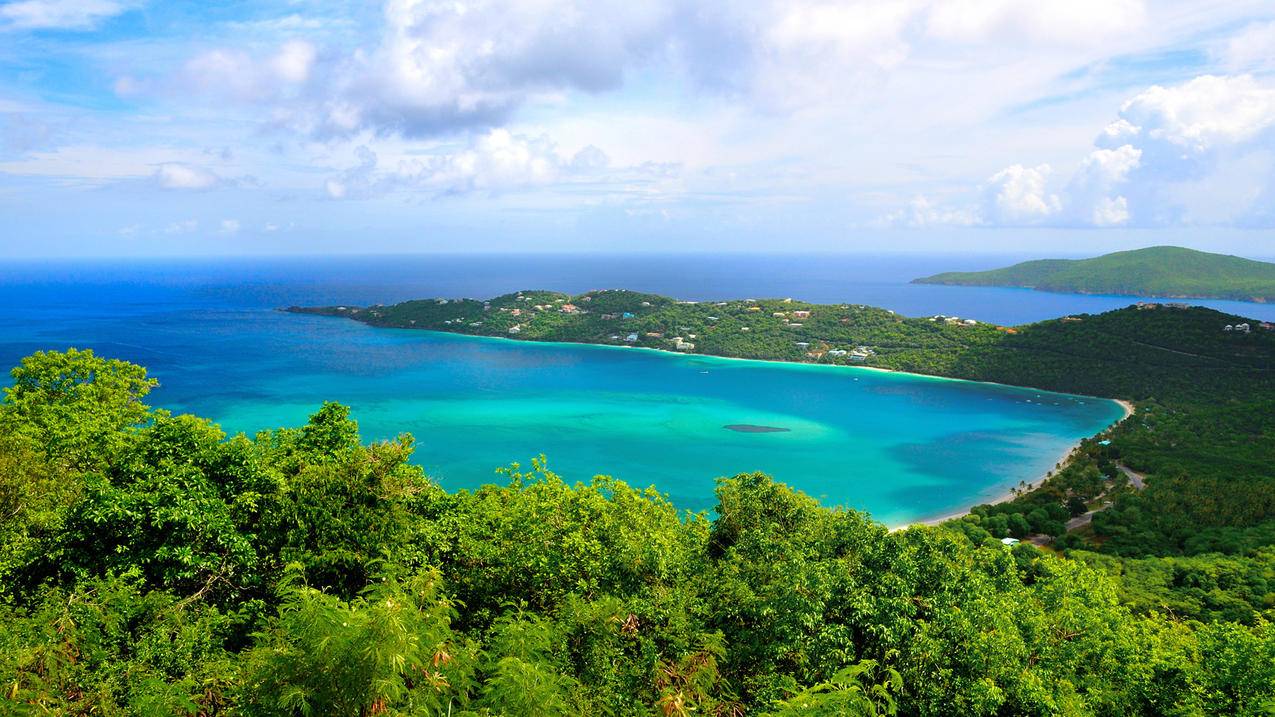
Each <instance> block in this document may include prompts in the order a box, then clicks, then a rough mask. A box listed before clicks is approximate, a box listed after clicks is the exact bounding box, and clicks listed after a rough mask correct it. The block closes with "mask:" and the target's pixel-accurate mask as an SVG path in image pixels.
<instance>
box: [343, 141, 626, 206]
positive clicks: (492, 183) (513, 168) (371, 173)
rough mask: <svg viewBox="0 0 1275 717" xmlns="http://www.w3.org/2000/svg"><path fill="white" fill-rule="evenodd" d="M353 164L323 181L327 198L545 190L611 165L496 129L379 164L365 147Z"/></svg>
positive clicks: (591, 152) (588, 151) (594, 154)
mask: <svg viewBox="0 0 1275 717" xmlns="http://www.w3.org/2000/svg"><path fill="white" fill-rule="evenodd" d="M355 156H356V158H357V163H356V164H355V165H354V166H352V167H350V168H349V169H347V170H345V171H344V172H341V173H340V174H339V175H338V176H335V177H332V178H330V179H328V180H326V181H325V183H324V191H325V193H326V194H327V196H328V197H329V198H331V199H362V198H366V197H370V196H377V195H381V194H385V193H387V192H390V191H395V190H410V191H424V192H429V193H433V194H467V193H470V192H487V193H500V192H508V191H515V190H522V189H529V188H535V187H540V186H544V185H547V184H550V183H552V182H555V181H559V180H565V179H569V178H570V177H573V176H577V175H582V174H589V173H596V172H598V171H601V170H604V169H606V168H607V167H608V166H609V162H610V160H609V159H608V158H607V156H606V153H605V152H603V151H602V150H600V149H598V148H597V147H594V146H592V145H590V146H587V147H585V148H583V149H581V150H579V151H578V152H575V153H574V154H567V153H565V152H563V151H561V149H560V148H559V147H558V145H557V144H556V143H555V142H553V141H552V140H551V139H549V138H548V137H547V136H544V135H540V136H534V137H532V136H526V135H521V134H515V133H512V132H510V131H508V130H504V129H496V130H491V131H490V132H487V133H485V134H482V135H480V136H478V137H476V138H474V139H473V140H472V141H470V142H469V143H468V144H467V145H466V146H464V147H463V148H460V149H455V150H452V151H444V152H438V153H435V154H431V155H427V156H424V157H409V158H404V159H401V160H399V161H398V162H397V163H396V164H394V165H392V166H382V163H381V162H380V159H379V158H378V156H377V154H376V153H375V152H374V151H372V150H371V149H370V148H368V147H367V146H360V147H358V148H357V149H356V150H355Z"/></svg>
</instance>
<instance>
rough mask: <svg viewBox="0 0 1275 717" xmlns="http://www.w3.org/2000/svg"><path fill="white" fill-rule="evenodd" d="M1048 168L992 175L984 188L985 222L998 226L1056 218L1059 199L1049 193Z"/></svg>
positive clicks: (1050, 170) (1017, 166) (1010, 169)
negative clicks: (1054, 216) (1053, 216)
mask: <svg viewBox="0 0 1275 717" xmlns="http://www.w3.org/2000/svg"><path fill="white" fill-rule="evenodd" d="M1053 171H1054V170H1053V168H1052V167H1050V166H1049V165H1048V164H1041V165H1039V166H1036V167H1024V166H1023V165H1021V164H1015V165H1012V166H1010V167H1006V168H1005V169H1002V170H1001V171H999V172H997V173H996V174H994V175H992V176H991V177H990V178H989V179H988V180H987V183H986V184H985V185H984V187H983V218H984V220H985V221H989V222H992V223H995V224H1033V223H1037V222H1040V221H1042V220H1044V219H1047V218H1049V217H1050V216H1052V215H1054V214H1056V213H1057V212H1058V211H1059V209H1060V208H1061V202H1060V201H1059V199H1058V195H1056V194H1052V193H1050V192H1049V189H1048V185H1049V175H1051V174H1053Z"/></svg>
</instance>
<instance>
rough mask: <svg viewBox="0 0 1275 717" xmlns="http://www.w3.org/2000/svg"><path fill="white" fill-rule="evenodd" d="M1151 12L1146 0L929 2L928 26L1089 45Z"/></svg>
mask: <svg viewBox="0 0 1275 717" xmlns="http://www.w3.org/2000/svg"><path fill="white" fill-rule="evenodd" d="M1146 16H1147V8H1146V4H1145V3H1144V2H1142V0H1037V1H1036V2H1023V1H1022V0H946V1H945V2H934V3H930V8H929V13H928V18H927V22H926V30H927V32H928V34H929V35H930V36H932V37H937V38H942V39H946V40H956V41H960V42H964V43H981V42H985V41H987V40H989V39H996V40H997V41H1008V42H1015V43H1023V44H1027V45H1035V46H1039V45H1040V44H1042V43H1044V44H1051V45H1062V46H1077V45H1080V46H1084V45H1094V44H1097V43H1101V42H1103V41H1104V40H1106V39H1107V38H1109V37H1112V36H1114V35H1118V34H1122V33H1129V32H1133V31H1135V30H1138V29H1139V28H1140V27H1142V26H1143V25H1144V24H1145V23H1146V20H1147V17H1146Z"/></svg>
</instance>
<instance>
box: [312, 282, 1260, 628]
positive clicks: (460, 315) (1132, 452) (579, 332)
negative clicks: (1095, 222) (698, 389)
mask: <svg viewBox="0 0 1275 717" xmlns="http://www.w3.org/2000/svg"><path fill="white" fill-rule="evenodd" d="M292 310H293V311H297V312H304V313H320V314H327V315H334V316H343V317H348V318H352V319H355V320H358V321H363V322H366V323H368V324H371V325H373V326H382V327H403V328H425V329H436V330H442V331H450V332H458V333H465V334H476V335H488V336H509V337H515V338H519V339H531V340H551V341H577V342H588V343H599V344H610V345H637V346H646V347H651V348H660V349H665V350H676V351H681V352H693V353H705V354H712V355H719V356H732V357H745V358H758V359H779V360H787V361H806V362H818V363H833V364H861V365H866V366H875V367H880V368H889V369H896V370H903V371H912V372H916V373H923V374H930V375H937V376H950V377H954V378H964V379H972V380H981V381H994V382H999V383H1007V384H1014V385H1019V386H1031V387H1035V388H1043V389H1050V390H1058V391H1067V392H1071V393H1080V394H1087V395H1095V396H1105V397H1112V398H1121V399H1126V400H1130V401H1135V402H1137V404H1138V414H1137V416H1136V417H1135V419H1133V420H1131V421H1126V422H1124V423H1122V424H1121V425H1120V426H1119V427H1118V428H1117V429H1116V430H1115V431H1114V432H1113V433H1112V434H1111V435H1109V436H1106V437H1105V438H1104V440H1108V441H1109V443H1107V444H1099V443H1098V442H1097V441H1096V440H1095V441H1090V442H1087V443H1086V446H1085V449H1084V450H1083V451H1081V453H1080V454H1079V455H1078V456H1077V458H1076V460H1075V461H1074V464H1073V465H1070V466H1068V467H1067V468H1066V469H1064V470H1062V471H1060V472H1059V474H1058V476H1056V478H1055V479H1054V480H1053V481H1051V482H1050V483H1049V484H1047V485H1046V486H1043V487H1042V486H1032V490H1031V491H1027V492H1025V494H1024V496H1023V497H1022V498H1020V499H1019V500H1016V501H1014V502H1012V503H1009V504H1005V505H1001V506H997V507H996V508H995V510H994V511H992V512H994V513H997V514H1000V515H1001V516H1002V517H1003V518H1004V521H1002V520H1001V519H996V520H993V521H992V522H991V523H989V524H988V525H987V526H985V527H987V528H990V534H991V536H993V537H1004V536H1005V535H1007V534H1013V535H1015V536H1018V537H1026V536H1027V535H1028V534H1042V535H1052V536H1063V534H1064V533H1068V531H1067V530H1066V529H1065V523H1066V522H1067V519H1068V518H1069V517H1070V515H1069V514H1070V513H1071V512H1072V511H1080V512H1085V511H1087V510H1088V509H1090V508H1094V507H1102V508H1103V512H1102V513H1101V514H1100V515H1098V516H1095V517H1094V519H1093V521H1092V524H1086V525H1084V526H1081V527H1079V528H1077V529H1074V530H1072V531H1070V533H1069V534H1068V535H1066V536H1065V537H1066V540H1064V541H1062V542H1063V543H1065V544H1067V545H1070V546H1072V547H1077V548H1079V547H1089V548H1098V549H1101V550H1102V551H1104V552H1108V553H1113V554H1117V555H1124V556H1146V555H1179V554H1195V553H1201V552H1207V551H1212V550H1221V551H1224V552H1229V553H1236V554H1242V553H1245V552H1246V551H1250V550H1254V549H1257V548H1259V547H1261V546H1264V545H1270V544H1275V470H1272V469H1271V466H1275V329H1273V327H1272V326H1271V325H1269V324H1263V323H1259V322H1257V321H1253V320H1247V319H1244V318H1242V317H1238V316H1233V315H1228V314H1223V313H1221V312H1218V311H1214V310H1212V309H1207V308H1201V307H1187V306H1183V305H1175V304H1138V305H1133V306H1129V307H1126V308H1124V309H1119V310H1116V311H1109V312H1106V313H1103V314H1098V315H1087V314H1081V315H1076V316H1067V317H1062V318H1059V319H1053V320H1049V321H1042V322H1038V323H1034V324H1028V325H1024V326H1016V327H1003V326H993V325H990V324H983V323H978V322H971V321H967V320H963V319H959V318H956V317H928V318H905V317H902V316H899V315H897V314H894V313H892V312H890V311H886V310H884V309H877V308H872V307H868V306H861V305H854V304H837V305H819V304H807V303H803V302H800V301H793V300H788V299H783V300H779V299H759V300H742V301H720V302H700V303H690V302H678V301H675V300H673V299H669V298H667V297H662V296H654V295H650V294H638V293H634V292H627V291H594V292H589V293H586V294H582V295H578V296H569V295H566V294H559V293H554V292H532V291H527V292H518V293H514V294H508V295H505V296H500V297H496V298H494V299H491V300H489V301H480V300H472V299H462V300H445V299H434V300H422V301H409V302H406V303H402V304H397V305H394V306H372V307H366V308H359V307H350V306H342V307H326V308H318V309H301V308H294V309H292ZM514 327H517V328H518V331H516V332H514V331H511V329H513V328H514ZM1227 327H1230V330H1227ZM1117 465H1120V466H1124V467H1125V468H1128V469H1130V470H1136V471H1141V472H1144V473H1146V474H1147V475H1148V480H1147V488H1146V489H1145V490H1140V491H1132V490H1124V489H1121V488H1120V486H1121V485H1123V482H1124V479H1123V478H1122V474H1121V472H1120V470H1118V469H1117ZM1108 502H1109V503H1111V505H1110V506H1108V505H1107V503H1108ZM1015 515H1017V516H1019V517H1018V519H1015V518H1014V516H1015ZM1029 516H1034V517H1032V519H1030V520H1029V519H1028V517H1029ZM1011 520H1012V521H1013V522H1012V523H1011V522H1008V521H1011ZM1011 525H1017V526H1018V527H1017V528H1011ZM963 527H966V528H968V527H969V526H968V525H966V526H963ZM979 530H983V528H979ZM975 535H976V536H978V535H981V536H982V537H986V536H987V532H983V533H981V534H979V533H977V532H976V533H975ZM1266 569H1268V568H1265V567H1263V568H1254V570H1257V572H1258V573H1259V574H1260V573H1261V572H1262V571H1263V570H1266ZM1253 589H1254V590H1258V588H1256V587H1254V588H1253ZM1266 594H1267V591H1266V590H1264V589H1262V590H1260V592H1256V593H1253V595H1258V596H1259V597H1254V598H1253V602H1246V603H1245V605H1247V607H1244V608H1243V609H1245V610H1250V611H1252V610H1254V609H1262V606H1263V605H1264V604H1265V602H1264V601H1265V600H1266V598H1265V597H1260V596H1264V595H1266ZM1271 604H1272V605H1275V591H1272V598H1271Z"/></svg>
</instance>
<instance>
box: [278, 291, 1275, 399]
mask: <svg viewBox="0 0 1275 717" xmlns="http://www.w3.org/2000/svg"><path fill="white" fill-rule="evenodd" d="M288 310H289V311H292V312H296V313H312V314H323V315H330V316H342V317H346V318H350V319H354V320H356V321H361V322H364V323H367V324H370V325H373V326H378V327H392V328H412V329H430V330H436V331H447V332H451V333H462V334H470V335H480V336H502V337H508V338H514V339H520V340H539V341H569V342H579V343H593V344H603V345H612V346H640V347H646V348H657V349H664V350H669V351H678V352H682V353H700V354H707V355H713V356H726V357H735V358H755V359H769V360H781V361H801V362H809V363H826V364H839V365H865V366H876V367H881V368H892V369H899V370H906V371H913V372H916V373H925V374H931V375H940V376H952V377H957V378H967V379H975V380H986V381H997V382H1001V383H1010V384H1015V385H1020V386H1031V387H1035V388H1046V389H1052V390H1061V391H1070V392H1075V393H1085V394H1090V395H1100V396H1109V397H1114V398H1126V399H1144V398H1148V397H1151V396H1153V395H1154V396H1161V397H1163V396H1166V395H1174V396H1182V395H1187V394H1200V393H1209V392H1213V393H1216V392H1219V391H1221V392H1225V393H1227V394H1228V395H1230V394H1232V393H1234V392H1236V391H1239V392H1251V386H1252V383H1253V382H1258V383H1261V384H1263V385H1268V384H1269V382H1270V381H1271V367H1272V366H1273V365H1275V331H1272V330H1271V328H1272V327H1271V325H1270V324H1263V323H1261V322H1258V321H1254V320H1248V319H1244V318H1243V317H1239V316H1234V315H1228V314H1223V313H1220V312H1217V311H1214V310H1212V309H1206V308H1199V307H1183V306H1177V305H1164V304H1141V305H1136V306H1130V307H1127V308H1124V309H1120V310H1116V311H1110V312H1107V313H1104V314H1100V315H1078V316H1068V317H1062V318H1059V319H1054V320H1050V321H1042V322H1039V323H1035V324H1029V325H1025V326H1017V327H1005V326H996V325H992V324H987V323H981V322H977V321H974V320H969V319H961V318H959V317H946V316H936V317H926V318H906V317H903V316H900V315H898V314H895V313H894V312H892V311H887V310H885V309H879V308H874V307H870V306H863V305H858V304H809V303H805V302H802V301H795V300H792V299H757V300H754V299H745V300H732V301H714V302H686V301H676V300H674V299H670V298H668V297H664V296H656V295H653V294H641V293H637V292H631V291H623V290H603V291H591V292H588V293H585V294H580V295H577V296H570V295H568V294H562V293H557V292H548V291H523V292H516V293H512V294H506V295H503V296H498V297H496V298H493V299H490V300H486V301H484V300H477V299H426V300H418V301H408V302H404V303H401V304H395V305H392V306H380V305H378V306H371V307H356V306H335V307H319V308H301V307H292V308H290V309H288ZM1240 325H1243V326H1246V327H1247V328H1248V330H1247V331H1243V330H1239V331H1237V330H1235V327H1236V326H1240ZM1227 326H1231V327H1232V328H1231V330H1230V331H1226V330H1225V329H1226V327H1227Z"/></svg>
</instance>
